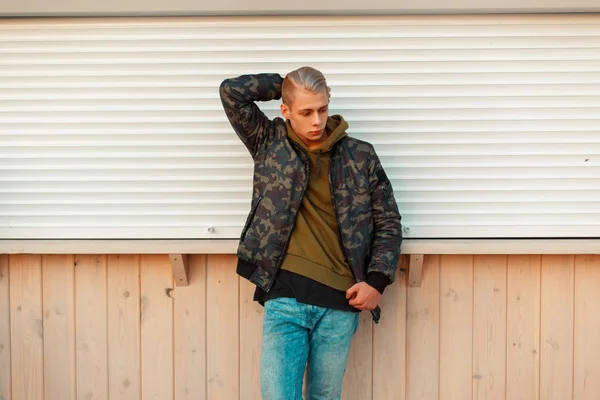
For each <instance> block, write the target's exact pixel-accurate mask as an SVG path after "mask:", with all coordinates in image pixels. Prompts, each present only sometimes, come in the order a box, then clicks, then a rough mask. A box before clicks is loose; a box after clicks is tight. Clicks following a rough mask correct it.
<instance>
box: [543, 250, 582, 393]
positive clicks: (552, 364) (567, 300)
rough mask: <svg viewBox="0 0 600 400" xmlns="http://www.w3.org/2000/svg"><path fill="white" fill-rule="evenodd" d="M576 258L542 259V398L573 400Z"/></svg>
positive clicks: (570, 256) (550, 257)
mask: <svg viewBox="0 0 600 400" xmlns="http://www.w3.org/2000/svg"><path fill="white" fill-rule="evenodd" d="M573 286H574V257H573V256H572V255H565V256H554V255H553V256H542V298H541V311H542V315H541V317H542V323H541V344H542V347H541V348H542V353H541V361H540V363H541V369H540V397H541V398H542V399H544V400H568V399H572V398H573V304H574V293H573Z"/></svg>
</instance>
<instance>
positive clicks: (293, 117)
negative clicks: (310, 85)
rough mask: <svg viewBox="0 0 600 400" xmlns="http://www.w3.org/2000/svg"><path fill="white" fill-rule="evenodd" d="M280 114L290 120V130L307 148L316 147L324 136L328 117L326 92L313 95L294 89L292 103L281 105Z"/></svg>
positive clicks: (300, 89) (303, 90) (304, 90)
mask: <svg viewBox="0 0 600 400" xmlns="http://www.w3.org/2000/svg"><path fill="white" fill-rule="evenodd" d="M281 113H282V114H283V116H284V117H285V118H286V119H289V120H290V124H291V125H292V129H294V132H296V134H297V135H298V136H299V137H300V139H301V140H302V141H303V142H304V144H306V145H307V146H308V147H309V148H310V147H314V146H317V145H318V144H319V143H320V142H321V141H323V140H324V139H325V138H326V136H325V125H326V124H327V117H328V116H329V96H328V93H326V92H319V93H313V92H310V91H308V90H306V89H303V88H296V89H295V90H294V96H293V99H292V103H291V104H290V105H289V106H288V105H286V104H282V105H281Z"/></svg>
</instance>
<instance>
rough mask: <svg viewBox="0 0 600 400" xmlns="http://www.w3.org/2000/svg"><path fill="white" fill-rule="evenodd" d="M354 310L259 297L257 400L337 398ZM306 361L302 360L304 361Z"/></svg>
mask: <svg viewBox="0 0 600 400" xmlns="http://www.w3.org/2000/svg"><path fill="white" fill-rule="evenodd" d="M357 328H358V313H354V312H347V311H339V310H333V309H330V308H323V307H318V306H311V305H307V304H302V303H298V302H297V301H296V299H292V298H285V297H282V298H277V299H273V300H269V301H267V302H266V303H265V309H264V322H263V339H262V353H261V360H260V386H261V393H262V398H263V400H302V383H303V379H304V371H305V367H307V368H306V370H307V376H306V400H336V399H337V400H339V399H340V396H341V392H342V380H343V378H344V373H345V372H346V360H347V359H348V352H349V351H350V342H351V340H352V336H353V335H354V333H356V329H357ZM307 363H308V365H307Z"/></svg>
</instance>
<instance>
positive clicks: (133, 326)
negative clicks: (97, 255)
mask: <svg viewBox="0 0 600 400" xmlns="http://www.w3.org/2000/svg"><path fill="white" fill-rule="evenodd" d="M107 269H108V371H109V373H108V397H109V399H110V400H119V399H122V400H137V399H140V379H141V378H140V257H139V256H138V255H110V256H108V265H107Z"/></svg>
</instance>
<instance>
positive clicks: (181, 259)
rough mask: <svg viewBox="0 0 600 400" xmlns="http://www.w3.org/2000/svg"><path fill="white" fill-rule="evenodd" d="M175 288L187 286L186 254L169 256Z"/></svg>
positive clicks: (187, 257) (187, 258)
mask: <svg viewBox="0 0 600 400" xmlns="http://www.w3.org/2000/svg"><path fill="white" fill-rule="evenodd" d="M169 260H170V261H171V269H172V270H173V277H174V278H175V285H176V286H188V285H189V282H188V265H189V263H188V260H189V256H188V254H169Z"/></svg>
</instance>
